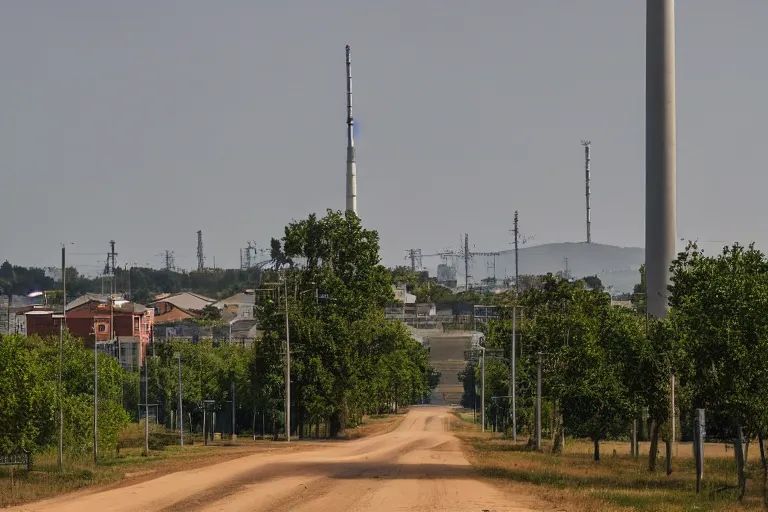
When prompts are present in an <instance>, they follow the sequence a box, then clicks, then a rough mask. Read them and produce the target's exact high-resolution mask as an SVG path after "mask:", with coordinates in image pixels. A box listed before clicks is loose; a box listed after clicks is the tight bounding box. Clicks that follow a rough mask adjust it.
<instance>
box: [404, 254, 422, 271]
mask: <svg viewBox="0 0 768 512" xmlns="http://www.w3.org/2000/svg"><path fill="white" fill-rule="evenodd" d="M405 259H406V260H408V259H410V260H411V270H413V271H414V272H415V271H416V269H417V268H418V269H419V270H421V268H422V260H421V249H407V250H406V251H405Z"/></svg>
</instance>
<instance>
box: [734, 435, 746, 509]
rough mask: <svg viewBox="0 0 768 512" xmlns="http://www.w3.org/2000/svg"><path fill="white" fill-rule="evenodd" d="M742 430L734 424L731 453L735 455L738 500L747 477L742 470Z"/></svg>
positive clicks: (742, 492) (744, 489) (742, 494)
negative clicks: (734, 432)
mask: <svg viewBox="0 0 768 512" xmlns="http://www.w3.org/2000/svg"><path fill="white" fill-rule="evenodd" d="M742 439H743V431H742V429H741V425H736V438H735V439H734V440H733V455H734V456H735V457H736V474H737V476H738V485H739V501H741V500H742V499H743V498H744V492H745V491H746V490H747V478H746V474H745V472H744V444H743V443H742Z"/></svg>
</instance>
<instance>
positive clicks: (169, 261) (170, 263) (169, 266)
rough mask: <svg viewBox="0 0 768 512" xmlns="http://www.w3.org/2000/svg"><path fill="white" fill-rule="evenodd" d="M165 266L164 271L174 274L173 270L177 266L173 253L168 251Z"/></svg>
mask: <svg viewBox="0 0 768 512" xmlns="http://www.w3.org/2000/svg"><path fill="white" fill-rule="evenodd" d="M164 256H165V265H164V267H163V270H165V271H166V272H173V270H174V269H175V268H176V264H175V261H174V259H175V258H174V257H173V251H169V250H167V249H166V251H165V255H164Z"/></svg>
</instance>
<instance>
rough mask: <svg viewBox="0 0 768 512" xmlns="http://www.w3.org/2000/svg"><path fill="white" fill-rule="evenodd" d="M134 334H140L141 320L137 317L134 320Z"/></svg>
mask: <svg viewBox="0 0 768 512" xmlns="http://www.w3.org/2000/svg"><path fill="white" fill-rule="evenodd" d="M133 333H134V334H138V333H139V318H138V317H136V318H134V319H133Z"/></svg>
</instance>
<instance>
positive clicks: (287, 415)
mask: <svg viewBox="0 0 768 512" xmlns="http://www.w3.org/2000/svg"><path fill="white" fill-rule="evenodd" d="M285 442H286V443H290V442H291V333H290V328H289V325H288V273H287V272H286V274H285Z"/></svg>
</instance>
